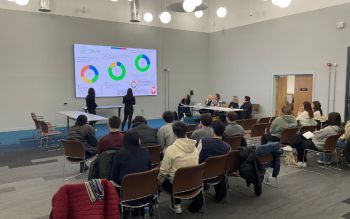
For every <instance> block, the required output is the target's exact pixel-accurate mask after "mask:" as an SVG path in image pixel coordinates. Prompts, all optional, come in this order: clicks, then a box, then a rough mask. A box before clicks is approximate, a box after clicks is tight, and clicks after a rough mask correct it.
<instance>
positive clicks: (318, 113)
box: [312, 101, 323, 119]
mask: <svg viewBox="0 0 350 219" xmlns="http://www.w3.org/2000/svg"><path fill="white" fill-rule="evenodd" d="M312 109H313V112H314V119H320V118H321V117H322V116H323V112H322V109H321V103H320V102H319V101H314V102H312Z"/></svg>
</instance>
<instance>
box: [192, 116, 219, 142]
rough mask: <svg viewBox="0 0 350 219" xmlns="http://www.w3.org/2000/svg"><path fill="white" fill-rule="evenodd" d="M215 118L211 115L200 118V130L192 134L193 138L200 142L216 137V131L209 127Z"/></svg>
mask: <svg viewBox="0 0 350 219" xmlns="http://www.w3.org/2000/svg"><path fill="white" fill-rule="evenodd" d="M212 121H213V118H212V117H211V115H210V114H209V113H203V114H202V115H201V117H200V124H199V127H200V129H197V130H195V131H194V132H193V133H192V136H191V138H192V139H194V140H196V141H197V142H199V141H200V140H201V139H202V138H212V137H214V131H213V129H212V128H210V127H209V126H210V125H211V123H212Z"/></svg>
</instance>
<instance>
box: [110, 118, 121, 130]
mask: <svg viewBox="0 0 350 219" xmlns="http://www.w3.org/2000/svg"><path fill="white" fill-rule="evenodd" d="M120 123H121V121H120V118H119V117H118V116H112V117H110V118H109V119H108V124H109V127H111V128H113V129H118V128H119V127H120Z"/></svg>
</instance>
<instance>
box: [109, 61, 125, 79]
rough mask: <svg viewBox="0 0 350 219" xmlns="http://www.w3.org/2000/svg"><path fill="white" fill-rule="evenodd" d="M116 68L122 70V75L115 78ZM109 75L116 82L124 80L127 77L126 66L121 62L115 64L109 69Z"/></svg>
mask: <svg viewBox="0 0 350 219" xmlns="http://www.w3.org/2000/svg"><path fill="white" fill-rule="evenodd" d="M115 67H119V68H120V69H121V70H122V73H121V74H120V75H119V76H115V75H114V74H113V68H115ZM108 75H109V77H111V78H112V79H113V80H115V81H120V80H123V78H124V77H125V75H126V69H125V66H124V64H123V63H121V62H113V63H112V64H111V65H110V66H109V68H108Z"/></svg>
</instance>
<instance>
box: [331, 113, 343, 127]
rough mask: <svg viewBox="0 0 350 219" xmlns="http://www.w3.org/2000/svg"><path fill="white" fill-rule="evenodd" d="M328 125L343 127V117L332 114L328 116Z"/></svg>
mask: <svg viewBox="0 0 350 219" xmlns="http://www.w3.org/2000/svg"><path fill="white" fill-rule="evenodd" d="M328 125H336V126H339V127H340V126H341V116H340V114H339V113H336V112H332V113H330V114H329V115H328Z"/></svg>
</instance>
